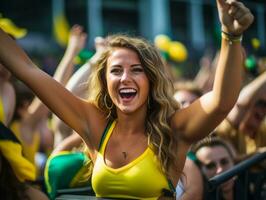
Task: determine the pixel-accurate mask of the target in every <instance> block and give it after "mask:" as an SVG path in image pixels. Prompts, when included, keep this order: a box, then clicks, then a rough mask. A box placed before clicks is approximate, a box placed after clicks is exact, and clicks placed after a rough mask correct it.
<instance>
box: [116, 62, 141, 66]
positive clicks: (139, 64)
mask: <svg viewBox="0 0 266 200" xmlns="http://www.w3.org/2000/svg"><path fill="white" fill-rule="evenodd" d="M137 66H141V67H142V64H141V63H138V64H133V65H130V67H137ZM111 67H122V65H119V64H114V65H111Z"/></svg>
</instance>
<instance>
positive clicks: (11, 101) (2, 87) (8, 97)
mask: <svg viewBox="0 0 266 200" xmlns="http://www.w3.org/2000/svg"><path fill="white" fill-rule="evenodd" d="M10 76H11V74H10V72H9V71H8V70H7V69H6V68H5V67H4V66H3V65H2V64H1V63H0V96H1V99H2V102H3V107H4V121H3V123H4V124H5V125H6V126H8V125H9V123H10V121H11V119H12V116H13V113H14V109H15V103H16V96H15V90H14V87H13V85H12V84H11V83H10V82H9V79H10Z"/></svg>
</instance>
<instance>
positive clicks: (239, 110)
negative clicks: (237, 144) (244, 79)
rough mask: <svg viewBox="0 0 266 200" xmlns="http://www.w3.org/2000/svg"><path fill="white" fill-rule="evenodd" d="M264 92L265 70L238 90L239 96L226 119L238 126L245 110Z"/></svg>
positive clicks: (265, 86)
mask: <svg viewBox="0 0 266 200" xmlns="http://www.w3.org/2000/svg"><path fill="white" fill-rule="evenodd" d="M265 94H266V72H264V73H262V74H261V75H260V76H258V77H257V78H255V79H254V80H253V81H252V82H250V83H249V84H247V85H246V86H245V87H244V88H243V89H242V90H241V92H240V95H239V98H238V100H237V102H236V104H235V106H234V107H233V109H232V111H231V112H230V113H229V115H228V116H227V119H228V120H229V121H230V122H231V123H232V124H233V125H234V126H236V127H237V126H238V125H239V123H240V121H241V120H242V119H243V117H244V116H245V114H246V112H247V110H248V109H249V108H251V107H252V106H253V105H254V104H255V103H256V102H257V101H258V100H259V99H260V98H261V97H262V96H263V95H265Z"/></svg>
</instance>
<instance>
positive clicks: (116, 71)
mask: <svg viewBox="0 0 266 200" xmlns="http://www.w3.org/2000/svg"><path fill="white" fill-rule="evenodd" d="M121 72H122V69H121V68H118V67H116V68H112V69H111V70H110V73H112V74H120V73H121Z"/></svg>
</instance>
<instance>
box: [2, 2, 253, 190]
mask: <svg viewBox="0 0 266 200" xmlns="http://www.w3.org/2000/svg"><path fill="white" fill-rule="evenodd" d="M217 6H218V11H219V16H220V18H221V23H222V28H223V30H224V31H227V32H229V33H232V34H241V33H242V32H243V31H244V30H245V29H246V28H247V27H248V26H249V25H250V24H251V22H252V21H253V16H252V15H251V14H250V12H249V10H248V9H247V8H246V7H244V6H243V5H242V4H239V3H238V2H234V3H231V5H228V4H227V3H225V2H224V1H223V0H217ZM234 8H235V11H234V12H233V11H230V10H233V9H234ZM236 8H237V9H236ZM236 15H237V16H236ZM232 16H233V17H232ZM0 44H1V45H0V61H1V62H3V63H5V65H6V66H7V67H8V69H9V70H10V71H11V72H12V73H14V74H15V75H16V76H17V77H18V78H19V79H21V80H23V81H24V82H25V83H26V84H27V85H28V86H29V87H30V88H31V89H32V90H33V91H34V92H35V93H36V94H37V96H38V97H39V98H40V99H41V100H42V101H43V102H44V103H45V104H46V105H47V106H48V107H49V108H50V109H51V110H52V111H53V112H54V113H55V114H56V115H58V116H59V117H60V118H61V119H62V120H63V121H65V122H66V123H67V124H68V125H69V126H70V127H71V128H73V129H74V130H75V131H76V132H77V133H78V134H79V135H80V136H81V137H82V138H83V140H84V141H85V143H86V144H87V146H88V148H89V149H90V152H91V156H92V158H93V159H95V158H96V155H97V153H98V146H99V143H100V138H101V136H102V133H103V131H104V128H105V127H106V125H107V119H106V116H105V115H104V114H103V113H102V112H101V111H100V110H99V109H98V108H97V107H96V106H95V105H94V104H93V103H91V102H88V101H85V100H82V99H80V98H78V97H76V96H74V95H73V94H71V93H70V92H69V91H68V90H66V89H65V88H64V87H62V86H61V85H60V84H59V83H57V82H56V81H55V80H53V79H52V78H51V77H50V76H48V75H47V74H45V73H44V72H42V71H40V70H39V69H38V68H37V67H35V65H34V64H33V63H32V62H31V61H30V60H29V58H28V57H27V56H26V55H25V53H24V52H23V51H21V50H20V49H19V48H18V47H17V46H16V44H15V43H14V42H12V41H10V40H9V39H8V38H7V37H6V35H5V34H4V33H3V32H1V31H0ZM3 47H5V48H3ZM11 52H13V53H12V54H11ZM14 54H15V55H17V57H15V58H14ZM134 54H135V53H133V52H132V50H129V49H124V48H117V49H114V50H113V52H112V53H111V55H110V57H109V58H108V61H107V63H108V64H107V67H106V71H107V73H106V79H107V82H108V83H109V84H110V85H108V92H109V95H110V96H111V97H112V98H113V101H114V104H115V105H116V106H117V107H116V108H117V124H116V127H115V129H114V131H113V133H112V135H111V137H110V140H109V142H108V144H107V147H106V153H105V162H106V164H107V165H108V166H110V167H114V168H118V167H122V166H124V165H125V164H128V163H130V162H131V161H132V160H133V159H135V158H137V157H138V156H139V155H140V154H141V153H143V152H144V151H145V149H146V148H147V142H146V140H147V138H146V135H145V119H146V112H147V101H148V98H147V97H148V95H147V94H148V92H149V81H147V80H146V78H145V75H144V74H143V72H138V71H139V69H137V70H136V71H137V72H136V71H135V67H136V68H138V67H139V66H135V65H138V64H139V63H137V61H138V59H137V58H136V55H134ZM11 55H12V56H11ZM122 55H123V56H122ZM115 58H117V59H115ZM118 61H119V62H118ZM241 64H242V53H241V44H240V43H239V42H235V43H233V44H229V42H228V41H227V40H226V39H223V40H222V46H221V54H220V60H219V62H218V66H217V74H216V78H215V82H214V88H213V90H212V91H211V92H210V93H208V94H206V95H204V96H202V97H201V98H200V99H198V100H196V101H195V103H193V104H191V105H190V106H188V107H187V108H184V109H180V110H177V111H176V112H175V113H174V114H173V116H172V118H171V119H170V121H171V123H170V124H171V128H172V130H173V134H178V136H179V137H180V140H179V143H178V147H179V148H178V152H177V156H178V158H179V165H178V169H177V171H178V172H181V171H182V169H183V167H184V163H185V158H186V152H187V151H188V149H189V147H190V145H191V143H192V142H194V141H197V140H198V139H200V138H202V137H204V136H206V135H207V134H209V133H210V132H211V131H212V130H213V129H214V128H215V127H216V126H217V125H218V124H219V123H220V122H221V121H222V120H223V119H224V118H225V117H226V115H227V113H228V112H229V111H230V110H231V108H232V107H233V105H234V104H235V102H236V100H237V97H238V93H239V90H240V85H241V68H242V65H241ZM116 65H120V67H121V69H122V72H123V73H122V74H123V75H122V76H120V78H118V79H116V78H117V77H116V76H113V74H112V73H110V72H111V71H110V70H111V67H114V66H116ZM232 66H234V67H232ZM142 67H144V66H142ZM132 70H133V71H132ZM135 73H137V74H135ZM136 80H138V81H140V82H136ZM112 81H113V82H112ZM232 82H234V85H233V86H232V84H231V83H232ZM43 83H45V84H43ZM127 84H129V86H130V87H132V88H133V89H135V91H136V92H137V93H136V94H135V96H134V97H132V96H130V97H129V98H126V99H124V98H122V97H121V94H120V93H119V92H120V91H119V89H121V86H123V87H124V85H126V86H127ZM55 94H56V95H55ZM195 113H197V115H195ZM198 130H201V132H200V133H199V131H198ZM90 133H93V134H90ZM125 141H126V142H125ZM115 144H119V145H120V149H119V151H118V149H117V146H118V145H116V146H115ZM124 149H126V150H127V149H128V150H129V151H128V152H129V153H128V154H129V155H128V159H127V160H126V161H125V159H124V156H121V155H123V154H122V153H121V150H122V151H124ZM169 173H170V174H173V176H171V180H172V182H173V184H174V185H176V184H177V182H178V180H179V178H180V173H176V169H175V171H173V172H172V171H170V172H169Z"/></svg>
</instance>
